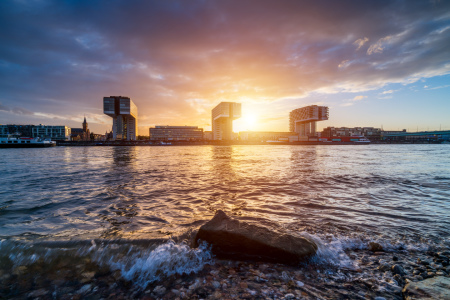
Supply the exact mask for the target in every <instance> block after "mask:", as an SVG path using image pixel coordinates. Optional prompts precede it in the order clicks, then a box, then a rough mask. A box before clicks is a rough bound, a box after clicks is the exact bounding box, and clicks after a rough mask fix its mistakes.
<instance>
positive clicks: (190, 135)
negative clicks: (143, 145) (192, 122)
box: [150, 126, 203, 141]
mask: <svg viewBox="0 0 450 300" xmlns="http://www.w3.org/2000/svg"><path fill="white" fill-rule="evenodd" d="M150 140H151V141H199V140H203V128H198V126H155V128H150Z"/></svg>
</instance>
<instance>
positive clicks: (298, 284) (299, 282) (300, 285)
mask: <svg viewBox="0 0 450 300" xmlns="http://www.w3.org/2000/svg"><path fill="white" fill-rule="evenodd" d="M295 284H296V285H297V286H298V287H302V286H304V285H305V284H304V283H303V282H301V281H296V282H295Z"/></svg>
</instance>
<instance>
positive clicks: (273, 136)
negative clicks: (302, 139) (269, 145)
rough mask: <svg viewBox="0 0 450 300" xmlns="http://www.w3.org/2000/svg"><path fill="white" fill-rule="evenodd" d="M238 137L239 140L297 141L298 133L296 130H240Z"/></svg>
mask: <svg viewBox="0 0 450 300" xmlns="http://www.w3.org/2000/svg"><path fill="white" fill-rule="evenodd" d="M239 139H240V140H241V141H254V142H266V141H283V142H294V141H298V133H296V132H273V131H240V132H239Z"/></svg>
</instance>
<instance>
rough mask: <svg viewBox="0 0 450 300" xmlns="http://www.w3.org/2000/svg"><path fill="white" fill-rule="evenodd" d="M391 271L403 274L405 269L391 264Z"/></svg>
mask: <svg viewBox="0 0 450 300" xmlns="http://www.w3.org/2000/svg"><path fill="white" fill-rule="evenodd" d="M391 270H392V273H393V274H399V275H405V274H406V273H405V270H404V269H403V267H402V266H401V265H393V266H392V268H391Z"/></svg>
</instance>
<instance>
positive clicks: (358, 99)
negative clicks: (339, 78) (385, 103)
mask: <svg viewBox="0 0 450 300" xmlns="http://www.w3.org/2000/svg"><path fill="white" fill-rule="evenodd" d="M364 98H367V96H355V98H353V101H360V100H362V99H364Z"/></svg>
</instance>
